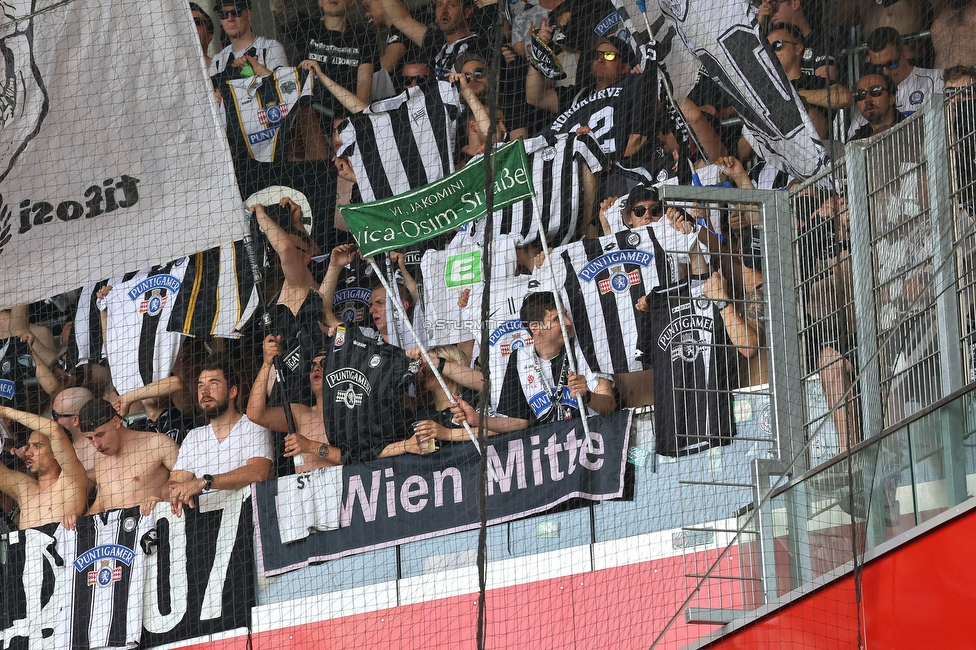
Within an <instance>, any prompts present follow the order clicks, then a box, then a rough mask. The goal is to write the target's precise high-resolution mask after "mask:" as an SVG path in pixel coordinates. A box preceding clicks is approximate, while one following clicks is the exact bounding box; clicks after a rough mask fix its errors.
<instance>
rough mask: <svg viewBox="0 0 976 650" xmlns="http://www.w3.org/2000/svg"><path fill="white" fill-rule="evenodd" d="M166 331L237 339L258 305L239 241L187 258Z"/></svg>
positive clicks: (243, 251)
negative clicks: (181, 285) (181, 284)
mask: <svg viewBox="0 0 976 650" xmlns="http://www.w3.org/2000/svg"><path fill="white" fill-rule="evenodd" d="M183 282H184V283H186V291H181V292H180V293H178V294H177V296H176V304H175V305H174V307H173V312H172V314H170V317H169V322H168V324H167V327H166V329H168V330H169V331H170V332H178V333H180V334H186V335H187V336H194V337H200V338H210V337H218V338H234V339H236V338H240V337H241V329H243V327H244V326H245V325H246V324H247V322H248V321H249V320H250V319H251V316H253V315H254V311H255V310H256V309H257V306H258V288H257V284H256V283H255V282H254V274H253V272H252V270H251V265H250V264H249V263H248V259H247V252H246V251H245V249H244V242H243V241H242V240H239V241H235V242H233V243H232V244H227V245H225V246H218V247H216V248H211V249H210V250H206V251H204V252H202V253H197V254H196V255H191V256H190V257H189V262H188V264H187V268H186V272H185V273H184V275H183Z"/></svg>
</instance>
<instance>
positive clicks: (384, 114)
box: [338, 81, 461, 203]
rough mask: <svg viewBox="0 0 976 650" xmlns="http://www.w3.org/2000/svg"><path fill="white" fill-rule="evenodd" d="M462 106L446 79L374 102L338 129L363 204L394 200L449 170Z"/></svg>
mask: <svg viewBox="0 0 976 650" xmlns="http://www.w3.org/2000/svg"><path fill="white" fill-rule="evenodd" d="M460 113H461V102H460V98H459V96H458V92H457V89H455V88H454V86H452V85H451V84H449V83H448V82H446V81H437V82H436V85H434V82H428V83H425V84H423V85H421V86H415V87H413V88H409V89H407V90H405V91H404V92H402V93H400V94H399V95H396V96H394V97H390V98H389V99H384V100H381V101H378V102H373V103H372V104H370V105H369V107H367V108H366V109H365V110H364V111H363V112H362V113H357V114H356V115H353V116H352V117H350V118H349V121H348V122H347V123H346V124H345V125H344V126H343V127H342V128H341V129H340V130H339V141H340V143H341V144H340V146H339V148H338V151H339V156H340V157H342V158H346V157H348V158H349V161H350V163H351V164H352V168H353V171H354V172H355V173H356V180H357V184H358V185H359V193H360V195H361V196H362V197H363V201H364V202H367V203H368V202H370V201H375V200H378V199H385V198H389V197H391V196H395V195H397V194H400V193H402V192H406V191H407V190H411V189H413V188H415V187H420V186H422V185H426V184H427V183H431V182H433V181H436V180H437V179H439V178H441V177H443V176H446V175H448V174H450V173H451V172H452V171H454V144H455V138H456V132H457V119H458V116H459V115H460Z"/></svg>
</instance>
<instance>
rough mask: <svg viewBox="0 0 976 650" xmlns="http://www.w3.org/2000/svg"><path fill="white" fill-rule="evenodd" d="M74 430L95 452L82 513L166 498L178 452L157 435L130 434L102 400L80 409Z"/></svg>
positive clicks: (132, 432)
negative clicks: (91, 498) (91, 493)
mask: <svg viewBox="0 0 976 650" xmlns="http://www.w3.org/2000/svg"><path fill="white" fill-rule="evenodd" d="M78 418H79V420H80V425H79V428H80V429H81V431H82V433H84V434H85V437H86V438H88V440H89V442H91V444H92V445H93V446H94V447H95V451H96V452H98V453H97V455H96V457H95V469H94V472H93V473H94V476H95V487H96V489H97V490H98V492H97V494H96V495H95V502H94V503H93V504H92V505H91V507H90V508H89V509H88V512H89V513H91V514H94V513H96V512H105V511H106V510H115V509H117V508H130V507H132V506H137V505H143V504H147V503H148V504H150V505H152V504H153V502H154V501H158V500H160V499H162V498H163V497H164V496H166V483H167V481H169V473H170V471H171V470H172V469H173V466H174V465H175V464H176V456H177V453H178V452H179V448H178V447H177V446H176V443H175V442H173V440H172V438H170V437H169V436H164V435H163V434H161V433H152V432H140V431H133V430H132V429H129V428H126V427H125V426H123V424H122V418H121V417H119V414H118V413H117V412H116V411H115V408H114V407H113V406H112V404H111V403H110V402H108V401H107V400H104V399H101V398H97V399H93V400H91V401H90V402H88V403H86V404H85V405H84V406H83V407H81V412H80V413H79V414H78Z"/></svg>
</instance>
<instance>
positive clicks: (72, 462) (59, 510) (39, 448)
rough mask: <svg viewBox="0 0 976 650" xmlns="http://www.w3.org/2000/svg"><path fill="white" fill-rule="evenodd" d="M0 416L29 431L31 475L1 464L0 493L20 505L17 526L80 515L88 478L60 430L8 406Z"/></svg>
mask: <svg viewBox="0 0 976 650" xmlns="http://www.w3.org/2000/svg"><path fill="white" fill-rule="evenodd" d="M0 417H2V418H10V419H11V420H14V421H16V422H20V423H21V424H23V425H24V426H26V427H28V428H29V429H31V430H32V433H31V435H30V438H29V439H28V442H27V451H26V452H25V453H24V462H25V463H26V464H27V469H28V470H30V475H27V474H23V473H21V472H15V471H13V470H11V469H7V468H6V467H5V466H4V465H2V464H0V491H3V492H4V493H5V494H7V495H9V496H11V497H13V498H14V499H15V500H16V501H17V504H18V505H19V506H20V514H19V520H18V521H17V526H18V527H19V528H21V529H25V528H37V527H38V526H43V525H45V524H50V523H56V522H60V521H61V520H62V519H64V518H65V517H68V516H78V515H80V514H82V513H83V512H84V511H85V504H86V498H85V496H86V493H87V491H86V487H87V484H88V478H87V476H86V475H85V468H84V467H82V465H81V463H80V462H78V457H77V456H75V452H74V450H73V449H72V448H71V441H70V440H68V436H66V435H65V433H64V431H62V430H61V427H59V426H58V425H57V424H55V423H54V422H53V421H51V420H48V419H47V418H42V417H41V416H39V415H34V414H33V413H25V412H24V411H17V410H15V409H12V408H10V407H7V406H0Z"/></svg>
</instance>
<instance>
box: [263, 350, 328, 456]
mask: <svg viewBox="0 0 976 650" xmlns="http://www.w3.org/2000/svg"><path fill="white" fill-rule="evenodd" d="M279 354H281V347H280V346H279V345H278V339H277V337H274V336H268V337H267V338H265V339H264V363H262V364H261V369H260V370H259V371H258V375H257V377H255V379H254V386H253V387H252V388H251V397H250V398H249V399H248V402H247V418H248V419H249V420H250V421H251V422H254V423H255V424H260V425H261V426H263V427H267V428H269V429H271V430H272V431H287V430H288V423H287V421H286V419H285V409H284V408H282V407H277V408H275V407H268V406H267V401H268V399H267V398H268V394H269V393H270V392H271V389H272V387H273V386H274V383H273V382H274V376H275V372H274V359H275V357H276V356H278V355H279ZM324 363H325V353H324V352H319V353H317V354H316V355H315V357H314V358H313V359H312V366H311V370H310V372H309V376H308V379H309V382H311V384H312V392H313V393H314V394H315V406H311V407H309V406H305V405H304V404H292V405H291V412H292V417H293V418H294V420H295V430H296V432H297V433H291V434H288V435H287V436H285V457H286V458H291V457H293V456H297V455H298V454H301V455H302V460H303V461H304V462H303V464H302V465H301V469H300V470H299V471H302V472H307V471H310V470H313V469H318V468H319V467H330V466H332V465H339V464H341V459H342V452H341V451H340V450H339V448H338V447H334V446H332V445H330V444H329V436H328V435H327V434H326V432H325V422H324V421H323V419H322V374H323V370H322V366H323V365H324ZM296 460H297V459H296ZM296 465H297V463H296Z"/></svg>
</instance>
